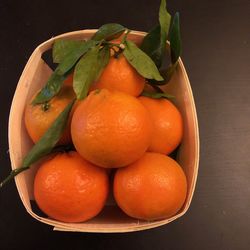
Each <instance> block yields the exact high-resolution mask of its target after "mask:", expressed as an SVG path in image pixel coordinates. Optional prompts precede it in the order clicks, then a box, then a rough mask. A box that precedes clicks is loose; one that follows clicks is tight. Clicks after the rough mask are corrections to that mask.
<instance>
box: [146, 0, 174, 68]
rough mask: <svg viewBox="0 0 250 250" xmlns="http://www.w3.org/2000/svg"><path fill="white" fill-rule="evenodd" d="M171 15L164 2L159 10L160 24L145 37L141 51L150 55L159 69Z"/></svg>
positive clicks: (163, 0) (163, 1) (164, 1)
mask: <svg viewBox="0 0 250 250" xmlns="http://www.w3.org/2000/svg"><path fill="white" fill-rule="evenodd" d="M170 22H171V15H170V14H169V13H168V11H167V9H166V0H162V1H161V4H160V9H159V23H160V24H158V25H157V26H155V27H154V28H153V29H152V30H151V31H149V33H148V34H147V35H146V36H145V37H144V39H143V41H142V44H141V49H142V50H143V51H144V52H145V53H146V54H147V55H149V56H150V57H151V58H152V60H153V61H154V62H155V64H156V66H157V67H158V68H160V67H161V64H162V60H163V56H164V54H165V51H166V41H167V37H168V31H169V26H170Z"/></svg>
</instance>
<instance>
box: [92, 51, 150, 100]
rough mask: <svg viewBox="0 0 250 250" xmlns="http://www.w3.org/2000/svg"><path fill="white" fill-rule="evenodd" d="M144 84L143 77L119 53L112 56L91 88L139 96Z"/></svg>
mask: <svg viewBox="0 0 250 250" xmlns="http://www.w3.org/2000/svg"><path fill="white" fill-rule="evenodd" d="M144 85H145V79H144V78H143V77H142V76H141V75H140V74H139V73H138V72H137V71H136V70H135V69H134V68H133V67H132V66H131V65H130V64H129V62H128V61H127V59H126V58H125V57H124V56H123V54H120V55H119V56H118V57H115V56H112V57H111V58H110V60H109V63H108V65H107V66H106V67H105V69H104V70H103V72H102V74H101V76H100V77H99V79H98V80H97V82H96V83H95V84H94V85H93V87H92V89H103V88H106V89H109V90H118V91H122V92H125V93H127V94H129V95H132V96H139V95H140V93H141V92H142V90H143V88H144Z"/></svg>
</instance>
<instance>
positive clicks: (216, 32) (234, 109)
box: [0, 0, 250, 250]
mask: <svg viewBox="0 0 250 250" xmlns="http://www.w3.org/2000/svg"><path fill="white" fill-rule="evenodd" d="M168 2H169V3H168V6H169V9H170V11H171V13H174V12H175V11H179V12H180V15H181V27H182V37H183V51H184V52H183V56H182V58H183V61H184V64H185V66H186V69H187V72H188V74H189V77H190V81H191V85H192V88H193V93H194V97H195V101H196V106H197V112H198V119H199V127H200V138H201V155H200V156H201V158H200V164H199V166H200V169H199V176H198V182H197V187H196V191H195V194H194V198H193V201H192V204H191V207H190V209H189V211H188V212H187V214H186V215H185V216H183V217H182V218H180V219H178V220H177V221H174V222H172V223H170V224H168V225H165V226H162V227H160V228H156V229H152V230H147V231H144V232H137V233H126V234H89V233H62V232H53V231H52V228H51V227H50V226H47V225H45V224H42V223H40V222H38V221H36V220H34V219H33V218H32V217H30V215H28V214H27V212H26V211H25V209H24V207H23V205H22V203H21V200H20V198H19V196H18V193H17V190H16V187H15V185H14V182H12V183H10V184H9V185H7V186H6V187H4V188H3V189H2V190H0V249H17V248H18V249H78V248H79V249H80V248H81V249H157V250H158V249H250V237H249V232H250V212H249V210H250V209H249V208H250V158H249V151H250V97H249V95H250V1H249V0H220V1H217V0H208V1H207V0H178V1H177V0H169V1H168ZM158 6H159V1H157V0H151V1H146V0H144V1H142V0H140V1H139V0H137V1H136V0H125V1H121V0H119V1H118V0H112V1H107V0H106V1H101V0H92V1H91V0H87V1H74V0H71V1H24V0H23V1H13V0H12V1H11V0H10V1H8V0H1V1H0V43H1V44H0V45H1V46H0V90H1V91H0V100H1V104H0V108H1V113H0V114H1V119H0V126H1V129H0V133H1V135H0V143H1V144H0V145H1V146H0V161H1V164H0V178H1V179H2V178H3V177H4V176H6V175H7V173H8V172H9V171H10V162H9V156H8V153H7V150H8V140H7V137H8V129H7V125H8V115H9V109H10V105H11V100H12V97H13V95H14V91H15V88H16V84H17V82H18V79H19V77H20V75H21V72H22V70H23V68H24V66H25V64H26V62H27V60H28V58H29V56H30V54H31V52H32V51H33V50H34V49H35V48H36V46H37V45H39V44H40V43H41V42H43V41H45V40H47V39H49V38H51V37H52V36H55V35H58V34H60V33H64V32H67V31H72V30H79V29H85V28H98V27H99V26H100V25H101V24H103V23H108V22H119V23H121V24H123V25H125V26H127V27H129V28H131V29H135V30H143V31H147V30H149V29H150V28H151V27H152V26H153V25H154V24H155V22H156V20H157V15H158Z"/></svg>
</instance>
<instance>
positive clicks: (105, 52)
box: [94, 46, 110, 80]
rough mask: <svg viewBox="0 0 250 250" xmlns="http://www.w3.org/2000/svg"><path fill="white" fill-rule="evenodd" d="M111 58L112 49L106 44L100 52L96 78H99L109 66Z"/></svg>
mask: <svg viewBox="0 0 250 250" xmlns="http://www.w3.org/2000/svg"><path fill="white" fill-rule="evenodd" d="M109 58H110V49H109V47H108V46H104V47H103V48H102V49H101V50H100V51H99V54H98V64H97V74H96V77H95V79H94V80H97V79H98V78H99V77H100V75H101V73H102V71H103V69H104V68H105V67H106V66H107V64H108V62H109Z"/></svg>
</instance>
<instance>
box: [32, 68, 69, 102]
mask: <svg viewBox="0 0 250 250" xmlns="http://www.w3.org/2000/svg"><path fill="white" fill-rule="evenodd" d="M67 75H68V74H65V75H58V74H57V70H55V71H54V72H53V73H52V74H51V76H50V78H49V80H48V81H47V83H46V85H45V86H44V87H43V88H42V89H41V90H40V91H39V93H38V94H37V95H36V97H35V98H34V100H33V101H32V104H33V105H36V104H41V103H45V102H48V101H49V100H51V99H52V98H53V97H54V96H55V95H56V94H58V93H59V91H60V89H61V87H62V85H63V81H64V80H65V79H66V78H67Z"/></svg>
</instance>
